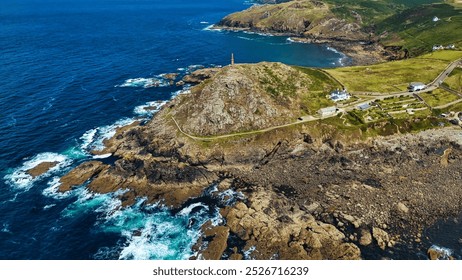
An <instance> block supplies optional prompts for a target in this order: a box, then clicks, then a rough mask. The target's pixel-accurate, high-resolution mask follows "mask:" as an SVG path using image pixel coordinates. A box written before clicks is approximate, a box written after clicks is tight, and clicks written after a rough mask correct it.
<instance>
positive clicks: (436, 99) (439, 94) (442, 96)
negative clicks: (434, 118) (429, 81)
mask: <svg viewBox="0 0 462 280" xmlns="http://www.w3.org/2000/svg"><path fill="white" fill-rule="evenodd" d="M419 95H420V97H422V99H423V100H425V102H426V103H427V104H428V105H430V106H431V107H437V106H442V105H445V104H448V103H451V102H453V101H456V100H457V99H459V98H460V97H458V96H457V95H455V94H453V93H450V92H447V91H445V90H442V89H437V90H435V91H432V92H425V93H421V94H419Z"/></svg>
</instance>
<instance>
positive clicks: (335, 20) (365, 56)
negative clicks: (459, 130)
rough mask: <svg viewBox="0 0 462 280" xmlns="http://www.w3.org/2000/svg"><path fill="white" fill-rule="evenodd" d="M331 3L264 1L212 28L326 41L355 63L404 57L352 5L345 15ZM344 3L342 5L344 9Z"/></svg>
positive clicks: (323, 42) (306, 0) (296, 0)
mask: <svg viewBox="0 0 462 280" xmlns="http://www.w3.org/2000/svg"><path fill="white" fill-rule="evenodd" d="M331 2H332V1H317V0H292V1H277V3H276V2H275V1H265V2H264V3H268V4H267V5H255V6H252V7H251V8H249V9H247V10H245V11H242V12H237V13H233V14H231V15H228V16H226V17H224V18H223V19H222V20H221V21H220V22H219V23H217V24H216V25H215V28H217V29H228V30H235V31H252V32H258V33H268V34H274V35H282V36H291V37H293V38H292V39H293V40H295V41H298V42H306V43H317V44H326V45H329V46H331V47H333V48H335V49H337V50H339V51H341V52H343V53H344V54H346V55H347V56H349V57H351V58H352V60H353V64H358V65H366V64H375V63H379V62H384V61H387V60H396V59H402V58H405V57H407V55H408V53H407V52H406V51H405V50H404V49H402V48H401V47H393V46H386V47H385V46H383V45H382V44H380V43H379V39H380V36H378V35H377V34H375V33H374V31H373V28H372V27H371V26H370V25H368V24H366V23H365V21H366V20H365V19H363V17H362V16H361V15H360V14H359V13H357V12H355V10H354V7H351V11H350V12H351V15H352V16H349V17H345V16H344V14H343V13H340V12H337V10H343V9H345V6H344V5H340V4H338V3H337V4H338V5H337V4H335V2H336V1H333V2H334V3H331ZM348 4H349V3H347V4H345V5H346V6H347V7H346V8H347V9H349V7H348Z"/></svg>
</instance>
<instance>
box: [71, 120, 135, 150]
mask: <svg viewBox="0 0 462 280" xmlns="http://www.w3.org/2000/svg"><path fill="white" fill-rule="evenodd" d="M135 121H136V119H135V118H123V119H120V120H118V121H117V122H115V123H113V124H111V125H106V126H101V127H98V128H94V129H90V130H88V131H87V132H85V133H84V134H83V135H82V137H80V140H81V141H82V144H81V145H80V148H81V149H82V150H83V151H86V152H89V151H92V150H96V151H102V150H103V149H104V141H105V140H107V139H110V138H112V137H113V136H114V135H115V133H116V131H117V129H118V128H120V127H124V126H127V125H130V124H132V123H134V122H135Z"/></svg>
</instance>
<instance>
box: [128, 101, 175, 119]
mask: <svg viewBox="0 0 462 280" xmlns="http://www.w3.org/2000/svg"><path fill="white" fill-rule="evenodd" d="M167 102H168V101H166V100H163V101H150V102H147V103H145V104H143V105H139V106H136V107H135V109H134V110H133V113H135V114H136V115H139V116H152V115H153V114H155V113H157V112H158V111H159V110H160V109H161V108H162V107H163V106H164V105H165V104H167Z"/></svg>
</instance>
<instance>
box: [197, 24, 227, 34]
mask: <svg viewBox="0 0 462 280" xmlns="http://www.w3.org/2000/svg"><path fill="white" fill-rule="evenodd" d="M202 30H203V31H215V32H221V31H223V29H222V28H218V27H215V25H214V24H211V25H209V26H206V27H205V28H204V29H202Z"/></svg>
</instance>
